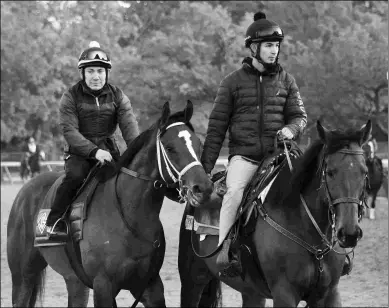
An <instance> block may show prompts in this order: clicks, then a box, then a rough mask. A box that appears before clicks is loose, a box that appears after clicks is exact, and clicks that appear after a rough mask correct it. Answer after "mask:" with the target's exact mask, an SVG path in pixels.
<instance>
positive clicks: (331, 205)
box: [320, 149, 368, 232]
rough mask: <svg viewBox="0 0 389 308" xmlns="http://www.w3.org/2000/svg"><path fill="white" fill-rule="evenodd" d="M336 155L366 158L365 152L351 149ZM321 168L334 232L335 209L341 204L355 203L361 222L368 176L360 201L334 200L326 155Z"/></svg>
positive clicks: (343, 150) (348, 198)
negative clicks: (329, 186)
mask: <svg viewBox="0 0 389 308" xmlns="http://www.w3.org/2000/svg"><path fill="white" fill-rule="evenodd" d="M336 153H343V154H348V155H362V156H364V152H363V150H359V149H358V150H349V149H341V150H339V151H337V152H336ZM321 166H323V167H322V168H321V169H322V174H321V186H320V187H322V186H324V191H325V194H326V197H327V200H328V204H329V212H330V214H331V216H330V217H331V223H332V227H333V232H335V212H334V207H335V205H336V204H339V203H355V204H357V205H358V219H359V220H361V218H362V208H363V204H364V200H365V190H366V183H367V180H368V176H367V174H366V176H365V180H364V187H363V190H362V194H361V196H360V197H359V199H357V198H354V197H342V198H338V199H335V200H333V199H332V197H331V194H330V191H329V189H328V184H327V180H326V173H327V164H326V163H325V155H323V160H322V163H321Z"/></svg>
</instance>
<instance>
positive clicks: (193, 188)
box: [192, 185, 201, 194]
mask: <svg viewBox="0 0 389 308" xmlns="http://www.w3.org/2000/svg"><path fill="white" fill-rule="evenodd" d="M192 192H193V193H194V194H199V193H201V188H200V186H199V185H193V187H192Z"/></svg>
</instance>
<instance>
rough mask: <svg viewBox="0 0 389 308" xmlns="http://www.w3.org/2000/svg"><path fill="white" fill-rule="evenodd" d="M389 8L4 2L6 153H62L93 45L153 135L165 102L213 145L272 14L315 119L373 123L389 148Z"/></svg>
mask: <svg viewBox="0 0 389 308" xmlns="http://www.w3.org/2000/svg"><path fill="white" fill-rule="evenodd" d="M387 9H388V4H387V2H386V1H344V2H343V1H337V2H332V1H310V2H307V1H297V2H294V4H293V5H290V3H289V2H285V1H272V2H267V1H209V2H208V1H203V2H198V1H159V2H156V1H131V2H130V1H123V2H121V1H104V2H90V1H23V2H17V1H15V2H11V1H2V2H1V143H2V147H3V150H7V149H8V150H10V149H12V148H15V147H17V146H19V144H20V141H21V140H22V138H23V137H25V136H27V135H29V134H34V135H35V137H36V138H38V139H39V141H40V142H41V143H43V144H44V145H45V146H46V147H47V148H48V149H49V148H50V150H51V149H57V150H60V148H61V144H62V136H61V132H60V131H59V129H58V107H59V106H58V104H59V99H60V97H61V95H62V93H63V91H64V90H65V89H66V88H67V87H69V86H70V85H72V84H73V83H75V82H76V81H77V80H78V78H79V76H78V71H77V58H78V55H79V54H80V52H81V50H83V49H84V48H86V47H87V46H88V43H89V42H90V41H91V40H97V41H99V42H100V44H101V46H102V47H103V48H106V49H107V50H109V51H110V53H111V57H112V61H113V70H112V73H111V75H110V76H109V80H110V81H111V82H112V83H113V84H116V85H118V86H119V87H121V88H122V89H123V90H124V91H125V93H126V94H127V95H128V96H129V97H130V98H131V100H132V102H133V105H134V108H135V110H136V113H137V116H138V119H139V123H140V126H141V128H142V129H145V128H146V127H148V126H149V125H150V124H151V123H152V122H154V121H155V119H156V117H157V116H158V114H159V110H160V108H161V106H162V104H163V103H164V102H165V101H166V100H169V101H170V102H171V104H172V108H173V110H178V109H181V108H183V106H184V105H185V102H186V100H187V99H191V100H192V101H193V102H194V103H195V115H194V120H193V123H194V125H195V127H196V130H197V132H198V133H199V134H200V135H202V136H204V134H205V130H206V125H207V120H208V115H209V112H210V109H211V107H212V103H213V99H214V97H215V94H216V90H217V87H218V84H219V83H220V81H221V79H222V78H223V77H224V76H225V75H227V74H228V73H230V72H231V71H233V70H234V69H236V68H238V67H239V66H240V65H241V61H242V59H243V57H244V56H246V55H248V50H246V49H244V44H243V43H244V36H245V31H246V29H247V27H248V25H249V24H250V23H251V22H252V17H253V13H255V12H256V11H257V10H263V11H264V12H265V13H266V14H267V16H268V18H269V19H271V20H274V21H276V22H278V23H279V24H280V25H281V27H282V28H283V29H284V31H285V33H286V38H285V40H284V42H283V44H282V46H281V49H282V55H281V60H280V61H281V63H282V65H283V66H284V67H285V68H286V69H287V70H288V71H290V72H291V73H292V74H293V75H294V76H295V77H296V80H297V83H298V85H299V86H300V91H301V95H302V97H303V99H304V103H305V105H306V109H307V112H308V116H309V122H308V129H307V132H306V133H307V135H309V134H310V133H312V134H313V133H314V130H312V131H311V130H310V128H311V127H313V126H314V125H313V124H314V123H315V121H316V120H317V119H319V118H320V119H322V120H323V121H324V122H325V123H326V124H327V125H333V126H336V127H342V126H350V125H362V123H363V122H365V121H366V120H367V118H372V119H373V121H374V124H375V127H374V128H375V131H374V132H375V134H377V135H381V136H384V138H387V108H388V96H387V93H388V80H387V70H388V66H387V65H388V54H387V50H388V19H387V16H388V14H387Z"/></svg>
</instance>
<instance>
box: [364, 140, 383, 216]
mask: <svg viewBox="0 0 389 308" xmlns="http://www.w3.org/2000/svg"><path fill="white" fill-rule="evenodd" d="M363 151H364V154H365V159H366V166H367V169H368V170H369V172H368V178H369V181H368V185H367V186H366V193H367V198H366V203H367V205H368V207H369V213H368V217H369V218H370V219H375V202H376V199H377V195H378V192H379V190H380V188H381V186H382V183H383V181H384V168H383V165H382V160H381V159H380V158H379V157H378V156H377V155H374V156H373V157H372V155H371V153H372V149H371V147H370V145H369V144H368V143H366V144H364V145H363Z"/></svg>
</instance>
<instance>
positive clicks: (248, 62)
mask: <svg viewBox="0 0 389 308" xmlns="http://www.w3.org/2000/svg"><path fill="white" fill-rule="evenodd" d="M242 64H243V65H242V66H243V69H245V70H246V71H248V72H249V73H251V74H254V75H262V76H274V75H276V74H278V73H280V72H281V71H282V67H281V65H279V64H278V66H277V69H276V70H275V71H274V72H268V71H264V72H260V71H258V70H257V69H256V68H255V67H254V65H253V58H251V57H245V58H244V59H243V61H242Z"/></svg>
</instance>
